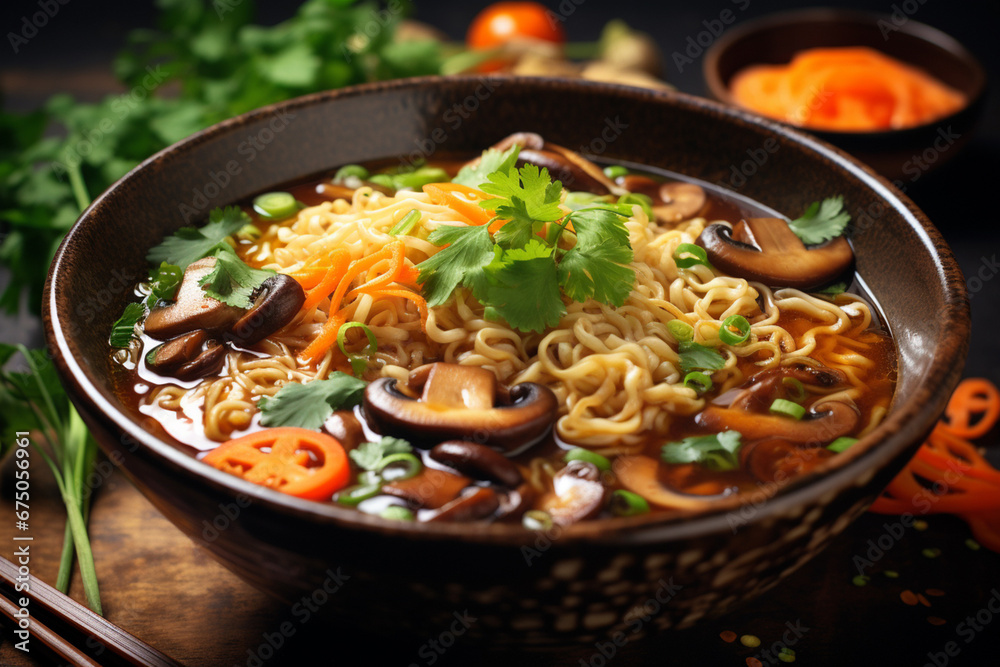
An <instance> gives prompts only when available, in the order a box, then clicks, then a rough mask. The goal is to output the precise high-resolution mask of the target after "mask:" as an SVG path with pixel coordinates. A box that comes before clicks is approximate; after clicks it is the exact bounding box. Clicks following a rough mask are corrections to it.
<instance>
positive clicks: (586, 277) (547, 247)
mask: <svg viewBox="0 0 1000 667" xmlns="http://www.w3.org/2000/svg"><path fill="white" fill-rule="evenodd" d="M511 156H514V157H511ZM487 158H489V161H490V162H491V163H493V164H499V165H500V166H499V167H498V168H497V170H496V171H493V172H491V173H489V174H487V175H486V178H485V181H482V182H481V183H480V184H479V187H480V188H481V189H482V191H483V192H485V193H487V194H490V195H493V197H492V198H489V199H486V200H484V201H482V202H480V206H482V207H483V208H484V209H486V210H488V211H492V212H493V213H494V214H495V217H494V218H493V220H492V221H491V224H492V222H493V221H496V220H504V221H506V222H505V223H504V225H503V226H502V227H500V229H499V230H498V231H497V232H496V233H495V234H494V233H491V232H490V231H489V228H490V226H491V225H482V226H468V227H440V228H438V229H436V230H434V231H433V232H431V234H430V235H429V236H428V240H429V241H430V242H431V243H434V244H435V245H438V246H446V247H444V248H442V249H441V250H440V251H439V252H437V253H436V254H435V255H433V256H432V257H430V258H429V259H427V260H425V261H424V262H421V263H420V264H419V265H418V267H417V268H418V269H419V270H420V275H419V279H418V280H419V282H420V283H421V284H422V287H423V293H424V297H425V298H426V299H427V303H428V305H431V306H439V305H442V304H444V303H445V302H447V301H448V299H449V298H451V295H452V292H453V291H454V290H455V289H456V288H457V287H459V286H463V287H466V288H468V289H469V290H471V292H472V295H473V296H474V297H475V298H476V299H478V300H479V301H480V303H482V304H483V305H484V306H485V307H486V309H487V312H488V313H490V315H491V316H494V315H495V316H497V317H499V318H502V319H504V320H506V322H507V323H508V324H510V325H511V326H512V327H514V328H515V329H518V330H520V331H543V330H544V329H545V328H546V327H551V326H554V325H555V324H557V323H558V322H559V320H560V318H562V316H563V315H564V314H565V313H566V301H567V300H573V301H579V302H584V301H586V300H588V299H595V300H597V301H599V302H601V303H607V304H610V305H613V306H621V305H622V304H623V303H624V302H625V299H626V298H627V297H628V294H629V292H630V291H631V290H632V286H633V285H634V284H635V272H634V271H633V270H632V269H631V268H630V267H629V266H628V264H629V263H630V262H631V261H632V259H633V252H632V247H631V245H629V240H628V230H627V229H626V228H625V218H626V217H627V215H628V213H627V212H626V211H624V210H622V209H620V208H615V207H610V206H594V207H586V208H580V209H578V210H575V211H573V212H571V213H568V214H567V213H565V212H564V210H563V209H562V208H561V207H560V206H559V201H560V197H561V195H562V184H561V183H560V182H559V181H553V180H552V179H551V177H550V176H549V172H548V170H547V169H544V168H542V169H539V168H538V167H537V166H535V165H531V164H528V165H525V166H524V167H522V168H520V169H517V168H516V167H515V166H514V160H515V159H516V153H513V152H508V153H504V154H500V155H492V156H490V155H489V152H488V151H487V153H486V154H484V157H483V160H482V161H481V162H480V165H483V164H485V163H486V162H487ZM463 171H464V170H463ZM479 178H481V174H479V175H475V176H474V175H472V174H468V173H467V178H466V183H472V182H476V180H477V179H479ZM546 225H548V233H547V234H545V235H544V236H543V235H541V233H542V231H543V229H544V228H545V227H546ZM570 226H572V230H573V232H572V233H573V234H574V236H575V241H573V242H572V244H571V245H570V244H560V239H561V238H562V236H563V235H565V234H567V233H568V232H567V230H568V229H569V228H570ZM566 246H568V247H566Z"/></svg>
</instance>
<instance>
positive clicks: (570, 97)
mask: <svg viewBox="0 0 1000 667" xmlns="http://www.w3.org/2000/svg"><path fill="white" fill-rule="evenodd" d="M517 130H530V131H535V132H540V133H542V134H543V135H544V136H545V137H546V138H548V139H550V140H552V141H554V142H557V143H560V144H562V145H565V146H570V147H573V148H581V149H582V150H583V151H584V152H587V153H591V154H594V155H597V156H599V157H600V158H601V159H606V160H624V161H630V162H637V163H642V164H646V165H651V166H654V167H661V168H664V169H669V170H673V171H676V172H680V173H683V174H687V175H690V176H693V177H696V178H699V179H703V180H705V181H708V182H710V183H719V184H723V185H728V186H730V187H731V188H732V189H735V190H738V192H739V193H740V194H743V195H746V196H748V197H751V198H753V199H756V200H758V201H760V202H764V203H765V204H768V205H770V206H772V207H774V208H775V209H777V210H778V211H780V212H783V213H797V212H799V211H802V210H803V209H804V208H805V207H806V206H807V205H808V204H809V203H810V202H812V201H813V200H815V199H818V198H821V197H824V196H828V195H832V194H841V195H843V196H844V197H845V199H846V201H847V202H848V205H849V209H850V211H851V213H852V215H853V216H854V219H855V224H854V229H853V231H852V236H853V243H854V246H855V249H856V255H857V267H858V270H859V271H860V274H861V275H862V276H864V280H865V281H866V283H867V286H868V288H869V289H870V291H871V293H872V294H874V296H875V298H876V299H877V300H878V301H879V303H880V304H881V307H882V309H883V311H884V314H885V316H886V318H887V320H888V323H889V327H890V329H891V331H892V333H893V334H894V336H895V341H896V344H897V346H898V356H899V370H898V376H899V379H898V387H897V391H896V396H895V399H894V403H893V406H892V409H891V412H890V414H889V415H888V417H887V419H885V421H884V422H883V423H882V424H881V426H879V427H878V428H877V429H876V430H875V431H874V432H873V433H871V434H870V435H869V436H867V437H865V438H864V439H863V440H862V442H860V443H859V444H858V445H856V446H854V447H852V448H851V449H850V450H849V451H848V452H847V453H846V454H844V455H843V456H841V457H837V458H835V459H832V460H831V461H830V462H828V463H826V464H824V465H823V466H821V467H820V468H818V469H817V470H816V471H815V472H814V473H812V474H809V475H807V476H805V477H801V478H797V479H796V480H794V481H793V482H790V483H788V484H786V485H785V486H784V487H782V488H778V487H762V488H761V489H760V492H759V493H756V492H755V493H754V494H751V495H750V496H747V497H741V498H730V499H727V500H726V501H725V502H720V504H719V505H718V507H717V508H716V509H715V510H714V511H712V512H709V513H705V514H699V515H678V516H672V517H666V516H662V515H647V516H644V517H635V518H632V519H616V520H607V521H595V522H591V523H582V524H577V525H574V526H571V527H569V528H566V529H564V530H556V531H555V532H551V533H547V534H546V533H533V532H529V531H527V530H525V529H523V528H521V527H520V526H515V525H491V524H485V523H475V524H420V523H417V524H410V523H400V522H392V521H387V520H384V519H381V518H378V517H374V516H368V515H365V514H361V513H359V512H356V511H354V510H351V509H346V508H342V507H337V506H335V505H332V504H320V503H314V502H311V501H306V500H302V499H298V498H294V497H290V496H287V495H283V494H281V493H278V492H275V491H272V490H269V489H266V488H262V487H259V486H255V485H253V484H251V483H249V482H246V481H243V480H241V479H238V478H236V477H234V476H231V475H227V474H225V473H223V472H220V471H218V470H215V469H213V468H211V467H209V466H207V465H205V464H202V463H200V462H198V461H196V460H195V459H194V458H192V457H191V456H189V455H188V454H186V453H183V452H181V451H180V450H178V449H176V448H175V447H174V446H172V445H171V444H169V443H167V442H164V441H162V440H160V439H158V438H157V437H155V436H153V435H151V434H150V433H149V432H148V431H147V428H148V427H149V424H148V423H146V422H144V421H143V420H142V419H139V418H137V417H136V415H135V413H134V412H133V411H131V410H130V409H128V407H127V406H125V405H123V401H122V399H121V398H120V397H119V394H118V393H116V388H115V374H114V373H113V371H112V366H111V364H110V363H109V354H108V352H109V351H108V345H107V336H108V331H109V330H110V327H111V324H112V323H113V321H114V320H115V318H116V317H117V316H118V314H119V313H121V311H122V308H123V307H124V305H125V303H126V302H127V301H128V300H130V299H131V298H132V296H131V289H130V287H129V285H130V284H131V283H132V282H133V281H135V280H137V279H139V278H141V277H143V276H144V275H145V271H146V260H145V259H144V256H145V254H146V251H147V249H148V248H150V247H151V246H153V245H154V244H156V243H158V242H159V241H160V239H161V238H162V237H163V236H164V234H170V233H172V232H173V231H175V230H176V229H178V228H179V227H181V226H184V225H186V224H189V223H194V222H198V221H199V220H200V219H201V218H203V217H204V215H205V214H206V213H207V211H208V209H209V208H210V207H215V206H220V205H224V204H229V203H232V202H237V201H240V200H243V199H245V198H247V197H248V196H251V195H253V194H255V193H258V192H261V191H265V190H268V189H273V187H274V186H277V185H280V184H284V183H288V182H290V181H295V180H298V179H303V178H305V177H307V176H310V175H313V174H316V173H319V172H323V171H324V170H328V169H330V168H333V167H336V166H338V165H342V164H346V163H354V162H366V161H370V160H376V159H384V158H392V159H399V160H409V159H414V158H417V157H425V158H433V157H434V155H435V154H436V153H438V152H439V151H440V152H441V153H440V154H444V153H445V152H455V151H458V152H466V153H469V152H474V151H478V150H480V149H481V148H482V147H484V146H487V145H489V144H491V143H493V142H495V141H496V140H498V139H500V138H502V137H504V136H506V135H507V134H510V133H511V132H514V131H517ZM760 151H763V153H764V158H763V159H762V160H761V161H760V164H758V163H757V162H755V161H753V160H752V159H751V162H750V164H752V165H754V167H753V169H752V170H751V169H750V168H748V167H745V165H744V163H745V162H746V161H747V160H748V159H750V158H748V155H760ZM751 171H752V172H753V173H750V172H751ZM734 174H738V175H739V176H740V178H739V179H734V178H733V176H734ZM964 290H965V288H964V281H963V278H962V275H961V273H960V272H959V269H958V267H957V266H956V264H955V261H954V259H953V257H952V255H951V252H950V251H949V249H948V247H947V246H946V245H945V243H944V242H943V241H942V240H941V237H940V236H939V235H938V232H937V231H936V230H935V228H934V227H933V226H932V225H931V223H930V222H929V221H928V220H927V219H926V218H925V217H924V216H923V214H921V212H920V211H919V210H917V209H916V207H915V206H914V205H913V204H912V203H911V202H910V201H909V200H908V199H906V198H905V197H904V196H903V195H902V194H901V193H899V192H898V191H896V190H894V189H893V188H892V187H891V186H890V185H888V184H887V183H886V182H885V181H883V180H881V179H880V178H878V177H877V176H875V175H874V174H873V173H872V172H871V171H870V170H868V169H867V168H865V167H863V166H861V165H859V164H858V163H857V162H856V161H854V160H852V159H851V158H849V157H847V156H846V155H844V154H843V153H841V152H839V151H837V150H836V149H833V148H831V147H828V146H826V145H823V144H821V143H820V142H818V141H816V140H815V139H813V138H810V137H808V136H805V135H803V134H801V133H798V132H795V131H793V130H791V129H789V128H788V127H785V126H783V125H780V124H777V123H770V122H767V121H763V120H761V119H759V118H758V117H756V116H752V115H751V114H747V113H743V112H741V111H739V110H736V109H733V108H730V107H726V106H723V105H721V104H717V103H714V102H710V101H707V100H703V99H699V98H694V97H687V96H684V95H680V94H675V93H667V92H652V91H646V90H640V89H636V88H628V87H622V86H615V85H608V84H595V83H589V82H576V81H561V80H546V79H536V78H532V79H520V78H490V79H487V78H474V77H471V78H429V79H412V80H406V81H399V82H391V83H383V84H372V85H366V86H360V87H356V88H351V89H345V90H339V91H331V92H325V93H320V94H316V95H312V96H309V97H303V98H299V99H296V100H292V101H289V102H286V103H283V104H279V105H275V106H271V107H267V108H263V109H260V110H257V111H254V112H251V113H248V114H246V115H243V116H240V117H238V118H234V119H232V120H229V121H226V122H224V123H220V124H219V125H216V126H213V127H211V128H209V129H207V130H205V131H203V132H200V133H198V134H196V135H194V136H192V137H189V138H188V139H185V140H184V141H182V142H180V143H178V144H176V145H174V146H171V147H170V148H167V149H166V150H164V151H162V152H160V153H158V154H157V155H155V156H153V157H152V158H150V159H149V160H147V161H146V162H144V163H143V164H142V165H140V166H139V167H138V168H136V169H135V170H133V171H132V172H131V173H129V174H128V175H126V176H125V177H124V178H123V179H122V180H121V181H119V182H118V183H116V184H115V185H114V186H113V187H111V188H110V189H109V190H108V191H107V192H105V193H104V194H102V195H101V196H100V197H99V198H98V199H97V200H96V201H95V202H94V203H93V205H92V206H91V207H90V208H88V209H87V211H86V212H85V213H84V215H83V216H82V218H81V219H80V221H79V222H78V223H77V224H76V225H75V226H74V227H73V229H72V230H71V231H70V233H69V235H68V236H67V238H66V240H65V242H64V243H63V245H62V247H61V248H60V249H59V251H58V253H57V255H56V258H55V261H54V262H53V264H52V269H51V273H50V275H49V280H48V284H47V289H46V295H45V304H46V305H45V327H46V335H47V339H48V344H49V345H50V347H51V350H52V352H53V354H54V358H55V360H56V363H57V365H58V368H59V371H60V374H61V376H62V378H63V380H64V382H65V385H66V388H67V391H68V392H69V394H70V396H71V397H72V399H73V401H74V403H75V404H76V405H77V406H78V408H79V410H80V413H81V414H82V415H83V417H84V419H85V420H86V422H87V424H88V425H89V427H90V428H91V429H92V430H93V432H94V434H95V435H96V437H97V438H98V441H99V442H100V445H101V447H102V448H103V449H104V451H105V452H106V453H107V454H108V455H109V457H110V458H111V460H112V461H113V462H116V463H120V465H121V467H122V468H123V469H124V471H125V473H126V474H127V475H128V477H129V478H130V479H131V480H132V481H133V482H134V483H135V484H136V486H137V487H138V488H139V489H140V490H141V491H142V492H143V493H144V494H145V495H146V496H147V497H148V498H149V499H150V500H151V501H152V503H153V504H154V505H155V506H156V507H157V508H159V510H160V511H161V512H163V514H164V515H165V516H166V517H167V518H169V519H170V520H171V521H172V522H173V523H174V524H176V525H177V526H178V527H179V528H180V529H181V530H182V531H183V532H184V533H185V534H186V535H188V536H189V537H190V538H191V539H193V540H194V541H196V542H197V543H199V544H201V545H203V546H204V547H205V549H206V550H207V551H208V553H210V554H211V555H213V556H214V557H215V558H217V559H218V560H219V561H220V562H221V563H223V564H224V565H225V566H226V567H228V568H229V569H231V570H232V571H233V572H235V573H236V574H238V575H239V576H240V577H243V578H244V579H245V580H246V581H248V582H250V583H251V584H253V585H254V586H257V587H259V588H260V589H262V590H265V591H268V592H270V593H272V594H274V595H275V596H277V597H279V598H281V599H283V600H285V601H286V602H288V603H290V604H293V605H294V604H300V605H301V604H302V600H303V598H304V597H305V599H308V600H311V602H312V604H313V605H315V606H316V607H317V608H322V609H323V610H324V611H326V612H329V613H330V614H331V615H332V616H333V617H334V618H336V619H338V620H340V621H344V622H347V623H351V622H359V621H362V622H363V621H364V619H373V618H377V619H379V623H380V624H381V627H386V628H395V629H399V630H409V631H413V632H415V633H425V634H424V636H429V634H430V633H434V634H435V636H436V634H437V633H439V632H440V630H441V628H443V627H448V626H449V625H451V624H452V623H453V622H457V621H456V616H455V614H456V613H457V614H459V615H461V614H462V613H463V612H465V611H468V613H469V614H470V615H471V616H472V617H475V618H476V619H477V621H476V622H475V623H474V624H472V625H471V627H469V628H468V629H467V632H465V633H464V634H465V639H463V641H470V642H475V641H483V642H489V643H490V645H492V646H499V645H510V646H518V647H526V646H561V645H569V644H576V643H580V642H593V641H596V640H597V639H599V638H601V637H607V636H613V633H615V632H617V631H622V632H628V633H630V634H629V637H630V638H631V639H634V638H636V637H639V636H641V635H644V634H647V633H651V632H659V631H663V630H665V629H668V628H680V627H688V626H691V625H693V624H695V623H697V622H698V621H699V620H700V619H703V618H705V617H709V616H717V615H719V614H723V613H725V612H726V611H728V610H730V609H732V608H733V607H734V606H736V605H737V604H739V603H741V602H743V601H745V600H748V599H750V598H752V597H754V596H755V595H758V594H759V593H761V592H763V591H765V590H767V589H768V588H770V587H772V586H774V585H775V584H777V583H778V582H779V581H780V580H781V579H782V578H783V577H785V576H787V575H788V574H789V573H791V572H792V571H794V570H795V569H796V568H798V567H800V566H802V565H803V564H804V563H805V562H806V561H808V560H809V559H810V558H812V557H814V556H815V555H816V554H817V553H819V552H820V551H821V550H822V549H823V547H824V546H826V545H827V544H828V543H829V542H830V541H831V540H832V539H834V538H835V537H836V536H837V535H838V534H839V533H841V532H842V531H843V530H844V529H845V528H846V527H847V526H848V524H850V523H851V521H852V520H853V519H855V518H856V517H857V516H858V515H860V514H861V513H862V512H864V511H865V508H866V507H867V506H868V504H869V503H870V502H871V501H872V500H873V499H874V498H875V497H876V495H877V494H878V493H879V491H880V490H881V489H882V488H883V487H884V486H885V485H886V484H887V483H888V481H889V480H890V479H891V478H892V477H893V475H894V474H896V473H897V472H898V471H899V470H900V468H901V467H902V466H903V465H904V463H905V462H906V461H907V459H908V458H909V457H910V456H911V455H912V454H913V452H914V451H915V449H916V447H917V446H918V445H919V443H920V441H921V439H922V438H923V436H924V435H925V434H926V433H927V432H928V430H929V429H930V428H931V426H932V425H933V423H934V421H935V420H936V419H937V417H938V415H939V414H940V413H941V411H942V410H943V407H944V404H945V401H946V398H947V397H948V395H949V394H950V392H951V390H952V388H953V387H954V385H955V383H956V382H957V379H958V377H959V373H960V370H961V368H962V362H963V359H964V355H965V350H966V344H967V339H968V334H969V315H968V307H967V305H968V304H967V298H966V295H965V291H964ZM772 496H773V497H772ZM177 585H178V586H185V585H188V583H187V582H177ZM207 587H208V588H210V586H207ZM654 607H655V609H656V613H655V614H652V615H651V616H650V617H649V618H648V619H647V620H645V621H644V622H642V623H638V626H639V627H638V628H637V627H636V616H635V614H636V613H642V612H641V611H640V612H636V609H645V610H647V611H648V610H650V609H652V608H654Z"/></svg>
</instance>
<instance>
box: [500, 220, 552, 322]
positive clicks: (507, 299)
mask: <svg viewBox="0 0 1000 667" xmlns="http://www.w3.org/2000/svg"><path fill="white" fill-rule="evenodd" d="M486 272H487V274H489V277H490V285H489V287H488V288H487V291H486V296H487V298H486V302H488V303H489V304H490V305H491V306H492V307H493V308H495V309H496V312H497V313H498V314H499V315H500V317H502V318H503V319H504V320H506V321H507V323H508V324H510V325H511V326H512V327H514V328H515V329H519V330H520V331H538V332H541V331H544V330H545V328H546V327H552V326H555V325H557V324H558V323H559V320H560V318H562V316H563V315H565V314H566V304H564V303H563V300H562V297H561V296H560V293H559V278H558V276H557V274H556V265H555V262H553V261H552V248H549V247H547V246H545V245H544V244H543V243H542V242H541V241H540V240H538V239H532V240H531V241H529V242H528V244H527V245H526V246H525V247H524V248H515V249H514V250H506V251H503V252H502V253H498V254H497V256H496V258H495V259H494V261H493V262H491V263H490V265H489V266H487V267H486Z"/></svg>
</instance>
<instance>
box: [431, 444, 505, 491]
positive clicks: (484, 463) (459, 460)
mask: <svg viewBox="0 0 1000 667" xmlns="http://www.w3.org/2000/svg"><path fill="white" fill-rule="evenodd" d="M430 457H431V458H432V459H434V460H435V461H437V462H438V463H443V464H445V465H447V466H450V467H452V468H454V469H455V470H457V471H459V472H460V473H463V474H465V475H469V476H470V477H474V478H475V479H481V480H486V481H488V482H496V483H497V484H503V485H505V486H509V487H511V488H514V487H516V486H518V485H520V484H521V482H522V481H524V476H523V475H521V471H520V470H519V469H518V467H517V464H516V463H514V462H513V461H511V460H510V459H508V458H507V457H506V456H504V455H503V454H501V453H499V452H497V451H496V450H494V449H490V448H489V447H486V446H485V445H477V444H476V443H474V442H465V441H464V440H451V441H448V442H442V443H440V444H438V445H434V448H433V449H431V451H430Z"/></svg>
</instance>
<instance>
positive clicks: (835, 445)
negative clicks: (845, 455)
mask: <svg viewBox="0 0 1000 667" xmlns="http://www.w3.org/2000/svg"><path fill="white" fill-rule="evenodd" d="M857 441H858V439H857V438H848V437H847V436H842V437H840V438H837V439H836V440H834V441H833V442H831V443H830V444H829V445H827V446H826V448H827V449H829V450H831V451H834V452H837V453H838V454H839V453H840V452H842V451H844V450H846V449H849V448H850V447H851V446H852V445H854V443H856V442H857Z"/></svg>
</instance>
